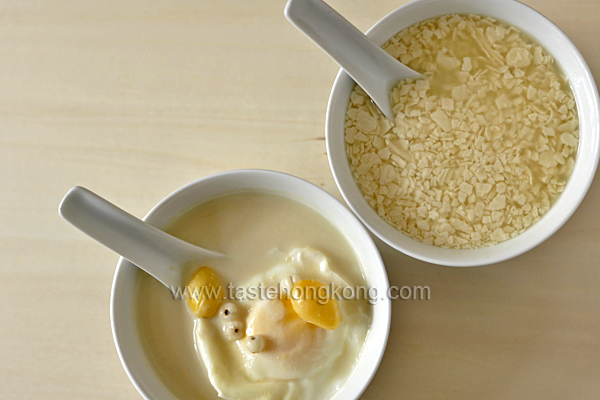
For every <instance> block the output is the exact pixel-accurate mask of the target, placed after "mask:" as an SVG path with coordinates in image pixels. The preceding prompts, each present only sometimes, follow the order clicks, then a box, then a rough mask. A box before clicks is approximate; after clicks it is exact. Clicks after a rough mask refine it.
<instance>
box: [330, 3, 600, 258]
mask: <svg viewBox="0 0 600 400" xmlns="http://www.w3.org/2000/svg"><path fill="white" fill-rule="evenodd" d="M367 35H368V36H369V37H370V38H371V39H372V40H373V41H374V42H375V43H377V44H379V45H381V46H382V47H383V48H384V49H385V50H386V51H387V52H388V53H389V54H391V55H392V56H393V57H395V58H397V59H398V60H399V61H401V62H402V63H404V64H406V65H408V66H409V67H410V68H412V69H414V70H416V71H418V72H420V73H421V74H422V75H424V77H425V78H424V79H419V80H404V81H401V82H399V83H398V85H397V86H396V87H395V88H394V89H393V90H392V92H391V93H390V96H391V98H392V102H393V104H394V108H393V110H394V115H395V118H394V120H393V121H391V120H388V119H386V118H385V117H384V116H383V115H382V113H381V112H380V110H379V109H378V108H377V107H376V106H375V105H374V103H373V102H372V100H371V99H370V98H369V97H368V95H366V93H365V92H364V91H363V90H362V89H361V88H360V87H359V86H357V85H356V84H355V83H354V82H353V81H352V79H351V78H350V77H349V76H348V75H347V74H346V73H345V72H343V71H340V73H339V74H338V76H337V78H336V81H335V83H334V85H333V89H332V92H331V97H330V101H329V106H328V110H327V126H326V131H327V133H326V138H327V148H328V155H329V161H330V165H331V169H332V171H333V174H334V177H335V180H336V183H337V185H338V187H339V189H340V191H341V192H342V195H343V196H344V198H345V200H346V202H347V203H348V204H349V206H350V207H351V208H352V210H353V211H354V212H355V213H356V215H358V217H359V218H360V219H361V220H362V221H363V222H364V223H365V225H366V226H367V227H368V228H369V229H370V230H371V231H372V232H373V233H374V234H376V235H377V236H378V237H379V238H381V239H382V240H383V241H384V242H386V243H387V244H389V245H390V246H392V247H394V248H395V249H397V250H399V251H401V252H404V253H406V254H408V255H410V256H412V257H415V258H418V259H420V260H423V261H427V262H431V263H436V264H441V265H448V266H477V265H485V264H491V263H496V262H500V261H503V260H507V259H510V258H512V257H515V256H517V255H519V254H522V253H524V252H526V251H528V250H530V249H532V248H533V247H535V246H537V245H538V244H540V243H542V242H543V241H544V240H546V239H547V238H549V237H550V236H551V235H552V234H554V233H555V232H556V231H557V230H558V229H559V228H560V227H561V226H562V225H563V224H564V223H565V222H566V221H567V219H568V218H569V217H570V216H571V215H572V214H573V212H575V210H576V209H577V207H578V206H579V204H580V203H581V201H582V200H583V197H584V196H585V194H586V192H587V190H588V188H589V186H590V184H591V182H592V179H593V177H594V174H595V172H596V167H597V164H598V156H599V147H598V146H599V140H598V139H599V101H598V91H597V88H596V85H595V82H594V79H593V77H592V75H591V73H590V71H589V68H588V66H587V64H586V63H585V61H584V59H583V57H582V56H581V54H580V53H579V51H578V50H577V48H576V47H575V45H573V43H572V42H571V41H570V40H569V39H568V38H567V36H566V35H565V34H564V33H563V32H562V31H561V30H560V29H559V28H558V27H557V26H556V25H554V24H553V23H552V22H551V21H549V20H548V19H546V18H545V17H544V16H543V15H541V14H540V13H538V12H537V11H535V10H533V9H532V8H530V7H528V6H525V5H524V4H521V3H519V2H517V1H511V0H509V1H506V0H502V1H499V0H490V1H479V0H456V1H447V0H415V1H413V2H411V3H409V4H407V5H405V6H403V7H400V8H398V9H397V10H395V11H393V12H391V13H390V14H388V15H387V16H386V17H384V18H383V19H382V20H380V21H379V22H378V23H376V24H375V25H374V26H373V27H372V28H371V29H370V30H369V31H368V32H367Z"/></svg>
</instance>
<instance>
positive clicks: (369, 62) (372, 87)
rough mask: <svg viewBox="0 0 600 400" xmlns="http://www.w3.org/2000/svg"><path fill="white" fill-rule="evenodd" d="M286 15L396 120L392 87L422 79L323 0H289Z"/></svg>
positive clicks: (385, 113)
mask: <svg viewBox="0 0 600 400" xmlns="http://www.w3.org/2000/svg"><path fill="white" fill-rule="evenodd" d="M285 16H286V17H287V19H288V20H289V21H290V22H291V23H292V24H294V26H296V28H298V29H299V30H300V31H302V33H304V34H305V35H306V36H308V37H309V38H310V39H311V40H312V41H313V42H315V43H316V44H317V45H318V46H319V47H320V48H321V49H323V50H324V51H325V53H327V54H329V56H330V57H331V58H333V59H334V60H335V62H337V63H338V64H339V66H340V67H342V68H343V69H344V71H346V72H347V73H348V75H350V76H351V77H352V79H354V81H355V82H356V83H358V84H359V85H360V87H362V88H363V89H364V91H365V92H367V94H368V95H369V96H371V98H372V99H373V101H374V102H375V104H377V106H378V107H379V109H380V110H381V111H382V112H383V114H384V115H385V116H386V117H387V118H388V119H390V120H391V121H394V113H393V111H392V100H391V96H390V92H391V90H392V89H393V88H394V86H396V85H397V84H398V82H399V81H400V80H402V79H422V78H424V76H423V75H421V74H419V73H418V72H416V71H413V70H412V69H410V68H408V67H407V66H406V65H404V64H402V63H401V62H400V61H398V60H396V59H395V58H394V57H392V56H390V55H389V54H388V53H386V52H385V50H383V49H382V48H381V47H379V46H377V45H376V44H375V43H373V42H372V41H371V39H369V38H368V37H366V36H365V35H364V34H363V33H362V32H361V31H359V30H358V29H357V28H356V27H355V26H354V25H352V24H351V23H350V22H348V20H346V19H345V18H344V17H342V16H341V15H340V14H338V13H337V12H336V11H335V10H334V9H333V8H331V7H329V6H328V5H327V4H326V3H324V2H323V1H321V0H289V1H288V3H287V5H286V7H285Z"/></svg>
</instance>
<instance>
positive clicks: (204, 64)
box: [0, 0, 600, 400]
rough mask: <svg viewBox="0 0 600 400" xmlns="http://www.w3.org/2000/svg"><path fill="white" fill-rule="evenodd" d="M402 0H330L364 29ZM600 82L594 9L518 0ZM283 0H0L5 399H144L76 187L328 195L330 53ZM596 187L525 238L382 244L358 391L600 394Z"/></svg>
mask: <svg viewBox="0 0 600 400" xmlns="http://www.w3.org/2000/svg"><path fill="white" fill-rule="evenodd" d="M404 2H405V1H404V0H385V1H383V0H382V1H377V0H356V1H350V0H331V4H332V5H333V6H334V7H335V8H337V9H338V10H339V11H340V12H341V13H342V14H344V15H345V16H346V17H348V18H349V19H350V20H351V21H352V22H354V23H355V24H356V25H357V26H358V27H359V28H361V29H363V30H366V29H367V28H368V27H369V26H370V25H371V24H373V23H374V22H375V21H377V20H378V19H379V18H381V17H382V16H383V15H385V14H386V13H388V12H389V11H391V10H392V9H394V8H395V7H397V6H398V5H400V4H401V3H404ZM526 2H527V3H528V4H530V5H531V6H533V7H535V8H536V9H538V10H539V11H541V12H542V13H544V14H545V15H546V16H548V17H549V18H550V19H552V20H553V21H554V22H556V23H557V24H558V25H559V26H560V27H561V28H562V29H563V30H564V31H565V32H566V33H567V34H568V35H569V36H570V37H571V39H572V40H573V41H574V42H575V44H576V45H577V46H578V47H579V49H580V50H581V52H582V53H583V55H584V57H585V58H586V59H587V61H588V63H589V65H590V67H591V69H592V71H593V72H594V73H595V74H596V76H598V74H600V50H599V49H598V44H597V40H598V37H600V24H599V23H598V15H599V14H600V3H599V2H598V1H597V0H572V1H570V2H565V1H564V0H527V1H526ZM283 6H284V1H283V0H272V1H266V0H252V1H251V0H150V1H141V0H125V1H117V0H103V1H84V0H43V1H42V0H3V1H0V54H1V56H0V168H1V169H0V170H1V171H2V172H1V175H0V193H1V197H0V312H1V314H0V316H1V319H2V322H1V324H0V339H1V342H2V344H1V346H0V398H2V399H34V398H35V399H37V398H55V399H59V398H60V399H84V398H85V399H138V398H140V397H139V395H138V394H137V392H136V391H135V389H134V387H133V386H132V385H131V384H130V382H129V380H128V378H127V376H126V374H125V372H124V370H123V368H122V367H121V364H120V362H119V359H118V357H117V353H116V351H115V348H114V345H113V341H112V337H111V330H110V321H109V296H110V287H111V281H112V277H113V271H114V267H115V264H116V262H117V256H116V255H115V254H113V253H111V252H110V251H108V250H106V249H104V248H102V247H101V246H99V245H97V244H96V243H94V242H92V240H90V239H88V238H87V237H85V236H83V235H82V234H81V233H79V232H77V231H76V230H75V229H73V228H72V227H70V226H68V225H67V224H66V223H65V222H63V221H62V220H61V219H60V218H59V216H58V214H57V206H58V204H59V201H60V199H61V197H62V196H63V195H64V194H65V193H66V191H67V190H68V189H69V188H70V187H71V186H73V185H76V184H77V185H83V186H86V187H89V188H91V189H93V190H95V191H97V192H98V193H100V194H102V195H104V196H106V197H107V198H109V199H111V200H112V201H114V202H115V203H117V204H119V205H121V206H122V207H124V208H125V209H127V210H129V211H130V212H132V213H134V214H136V215H138V216H142V215H144V214H145V213H146V212H147V211H148V210H149V209H150V208H151V207H152V206H153V205H154V204H155V203H156V202H157V201H159V200H160V199H162V198H163V197H164V196H165V195H167V194H168V193H170V192H171V191H173V190H174V189H176V188H178V187H180V186H182V185H183V184H185V183H187V182H190V181H192V180H195V179H197V178H199V177H203V176H206V175H208V174H212V173H214V172H219V171H224V170H228V169H235V168H249V167H252V168H267V169H275V170H280V171H285V172H288V173H291V174H294V175H298V176H300V177H302V178H305V179H308V180H309V181H311V182H314V183H316V184H318V185H320V186H322V187H323V188H325V189H326V190H328V191H330V192H331V193H333V194H334V195H335V196H337V197H338V198H341V196H340V194H339V192H338V190H337V188H336V186H335V184H334V181H333V178H332V176H331V173H330V171H329V167H328V164H327V157H326V154H325V142H324V118H325V107H326V103H327V98H328V94H329V90H330V87H331V85H332V82H333V79H334V77H335V74H336V71H337V67H336V66H335V64H334V63H333V62H332V61H331V60H330V59H329V58H328V57H327V56H326V55H324V54H323V53H321V51H320V50H318V49H317V48H316V47H315V46H314V45H313V44H311V43H310V42H309V41H308V40H307V39H306V38H305V37H303V36H302V35H301V34H300V33H299V32H297V31H296V30H295V29H294V28H293V27H292V26H291V25H290V24H289V23H288V22H287V21H286V20H285V18H284V16H283ZM599 201H600V184H599V183H598V182H597V181H596V182H595V183H594V184H593V185H592V188H591V190H590V192H589V194H588V196H587V198H586V199H585V201H584V202H583V204H582V205H581V207H580V208H579V210H578V211H577V213H576V214H575V215H574V216H573V218H571V220H570V221H569V222H568V223H567V224H566V225H565V226H564V227H563V228H562V229H561V230H560V231H559V232H558V233H557V234H556V235H554V236H553V237H552V238H550V239H549V240H548V241H547V242H545V243H544V244H543V245H541V246H539V247H538V248H537V249H535V250H533V251H531V252H529V253H527V254H525V255H523V256H521V257H519V258H517V259H515V260H512V261H509V262H505V263H503V264H501V265H494V266H488V267H481V268H473V269H454V268H445V267H438V266H433V265H428V264H425V263H422V262H418V261H415V260H413V259H410V258H409V257H406V256H403V255H401V254H399V253H396V252H394V251H392V250H391V249H389V248H388V247H386V246H385V245H381V246H380V248H381V251H382V253H383V255H384V258H385V261H386V265H387V268H388V273H389V278H390V283H391V284H393V285H397V286H402V285H428V286H430V288H431V293H432V299H431V300H430V301H396V302H394V304H393V324H392V331H391V337H390V341H389V344H388V348H387V353H386V356H385V358H384V360H383V363H382V365H381V368H380V369H379V372H378V373H377V375H376V377H375V379H374V380H373V382H372V384H371V386H370V387H369V389H368V390H367V392H366V393H365V395H364V398H365V399H387V398H398V399H409V400H415V399H416V400H418V399H427V400H430V399H451V400H452V399H456V400H458V399H460V400H468V399H477V400H481V399H497V400H505V399H511V400H519V399H528V400H532V399H544V400H548V399H561V400H562V399H598V398H599V396H600V272H599V268H598V263H599V262H598V259H599V258H600V243H599V242H600V225H599V219H600V212H599V211H598V203H599Z"/></svg>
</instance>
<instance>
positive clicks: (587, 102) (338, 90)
mask: <svg viewBox="0 0 600 400" xmlns="http://www.w3.org/2000/svg"><path fill="white" fill-rule="evenodd" d="M450 13H475V14H481V15H487V16H491V17H494V18H497V19H499V20H502V21H504V22H506V23H508V24H510V25H513V26H516V27H518V28H519V29H521V30H522V31H523V32H526V33H528V34H529V35H530V36H532V37H534V38H536V39H537V41H538V42H539V43H540V44H542V45H543V46H544V47H545V48H546V49H547V50H548V51H549V52H550V54H552V56H553V57H554V59H555V60H556V62H557V63H558V64H559V65H560V67H561V68H562V70H563V71H564V73H565V74H566V76H567V77H568V79H569V82H570V84H571V88H572V90H573V93H574V95H575V100H576V102H577V107H578V108H579V125H580V133H579V135H580V141H579V151H578V153H577V159H576V162H575V166H574V168H573V173H572V175H571V178H570V180H569V182H568V183H567V185H566V188H565V191H564V193H563V194H562V195H561V196H560V197H559V198H558V200H557V201H556V203H555V204H554V205H553V206H552V208H551V209H550V210H549V211H548V212H547V213H546V214H545V215H544V216H543V217H542V218H541V219H540V220H539V221H538V222H537V223H535V224H534V225H533V226H532V227H530V228H529V229H527V230H526V231H525V232H523V233H522V234H521V235H519V236H516V237H514V238H512V239H510V240H507V241H505V242H502V243H500V244H498V245H495V246H492V247H486V248H480V249H473V250H453V249H444V248H440V247H434V246H429V245H426V244H423V243H421V242H418V241H416V240H414V239H411V238H410V237H408V236H406V235H404V234H403V233H401V232H399V231H398V230H396V229H395V228H393V227H392V226H391V225H389V224H387V223H386V222H385V221H384V220H383V219H382V218H380V217H379V216H378V215H377V213H376V212H375V211H374V210H373V209H372V208H371V207H370V206H369V204H368V203H367V202H366V200H364V198H363V196H362V194H361V192H360V189H359V188H358V186H357V184H356V182H355V181H354V179H353V177H352V173H351V170H350V166H349V164H348V159H347V157H346V151H345V143H344V120H345V114H346V108H347V107H348V101H349V98H350V92H351V91H352V89H353V88H354V81H352V79H351V78H350V77H349V76H348V75H347V74H346V73H345V72H344V71H342V70H340V72H339V73H338V75H337V78H336V80H335V83H334V85H333V89H332V91H331V97H330V99H329V106H328V109H327V122H326V136H327V152H328V155H329V163H330V165H331V170H332V171H333V175H334V177H335V181H336V183H337V185H338V187H339V189H340V191H341V192H342V195H343V196H344V199H345V200H346V202H347V203H348V205H349V206H350V207H351V208H352V210H353V211H354V212H355V213H356V215H358V216H359V218H360V219H361V220H362V221H363V222H364V223H365V225H366V226H367V227H368V228H369V229H370V230H371V231H372V232H373V233H374V234H375V235H377V236H378V237H379V238H380V239H381V240H383V241H384V242H386V243H387V244H389V245H390V246H392V247H394V248H395V249H397V250H399V251H401V252H403V253H406V254H408V255H410V256H412V257H415V258H417V259H420V260H423V261H427V262H431V263H435V264H441V265H448V266H454V267H468V266H477V265H485V264H492V263H496V262H500V261H504V260H508V259H510V258H512V257H516V256H518V255H520V254H522V253H524V252H526V251H528V250H530V249H532V248H533V247H535V246H537V245H539V244H540V243H542V242H543V241H544V240H546V239H548V238H549V237H550V236H551V235H552V234H554V233H555V232H556V231H557V230H558V229H559V228H560V227H561V226H562V225H563V224H564V223H565V222H566V221H567V220H568V219H569V218H570V217H571V215H572V214H573V213H574V212H575V210H576V209H577V207H578V206H579V204H580V203H581V201H582V200H583V197H584V196H585V194H586V193H587V190H588V188H589V186H590V184H591V182H592V179H593V177H594V174H595V172H596V167H597V165H598V155H599V149H598V145H599V140H598V139H599V123H600V121H599V113H600V106H599V101H598V90H597V88H596V84H595V82H594V78H593V77H592V74H591V72H590V70H589V68H588V66H587V64H586V62H585V60H584V59H583V57H582V56H581V54H580V53H579V51H578V50H577V48H576V47H575V45H574V44H573V43H572V42H571V41H570V40H569V38H567V36H566V35H565V34H564V33H563V32H562V31H561V30H560V29H559V28H558V27H557V26H556V25H554V24H553V23H552V22H551V21H550V20H548V19H547V18H545V17H544V16H543V15H542V14H540V13H538V12H537V11H535V10H534V9H532V8H530V7H528V6H526V5H524V4H522V3H519V2H517V1H514V0H415V1H413V2H411V3H408V4H406V5H405V6H402V7H400V8H398V9H396V10H395V11H392V12H391V13H390V14H388V15H387V16H385V17H384V18H383V19H382V20H380V21H379V22H378V23H376V24H375V25H373V27H372V28H371V29H369V31H368V32H367V36H369V37H370V38H371V39H372V40H373V41H374V42H375V43H377V44H380V45H383V44H384V43H385V42H386V41H387V40H389V39H390V38H391V37H392V36H394V35H395V34H396V33H398V32H399V31H401V30H402V29H404V28H406V27H408V26H410V25H413V24H414V23H417V22H419V21H423V20H425V19H429V18H433V17H436V16H440V15H444V14H450Z"/></svg>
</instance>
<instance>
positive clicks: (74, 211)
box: [58, 186, 224, 288]
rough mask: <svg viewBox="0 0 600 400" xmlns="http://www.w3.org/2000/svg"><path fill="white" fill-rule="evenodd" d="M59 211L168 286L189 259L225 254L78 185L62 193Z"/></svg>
mask: <svg viewBox="0 0 600 400" xmlns="http://www.w3.org/2000/svg"><path fill="white" fill-rule="evenodd" d="M58 212H59V214H60V215H61V217H63V218H64V219H65V220H66V221H67V222H69V223H70V224H72V225H73V226H75V227H76V228H77V229H79V230H81V231H82V232H83V233H85V234H86V235H88V236H90V237H91V238H93V239H95V240H97V241H98V242H100V243H102V244H103V245H105V246H106V247H108V248H109V249H111V250H113V251H115V252H116V253H117V254H120V255H121V256H123V258H125V259H127V260H129V261H131V262H132V263H134V264H135V265H137V266H138V267H140V268H141V269H143V270H144V271H146V272H147V273H149V274H150V275H152V276H153V277H155V278H156V279H158V280H159V281H160V282H161V283H162V284H163V285H165V286H167V287H168V288H172V287H178V286H180V285H182V283H183V282H182V280H183V278H184V274H185V269H186V267H187V266H188V265H189V262H191V261H202V260H206V259H209V258H218V257H224V255H223V254H221V253H217V252H214V251H210V250H206V249H203V248H200V247H197V246H194V245H192V244H190V243H187V242H184V241H183V240H180V239H177V238H176V237H174V236H171V235H169V234H168V233H166V232H163V231H161V230H160V229H157V228H155V227H153V226H151V225H149V224H147V223H145V222H144V221H142V220H140V219H138V218H136V217H134V216H133V215H131V214H129V213H127V212H125V211H123V210H121V209H120V208H119V207H117V206H115V205H114V204H112V203H109V202H108V201H106V200H104V199H103V198H102V197H100V196H98V195H96V194H94V193H92V192H90V191H89V190H87V189H85V188H82V187H79V186H76V187H74V188H72V189H71V190H70V191H69V193H67V194H66V195H65V197H64V198H63V200H62V202H61V203H60V206H59V209H58Z"/></svg>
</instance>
